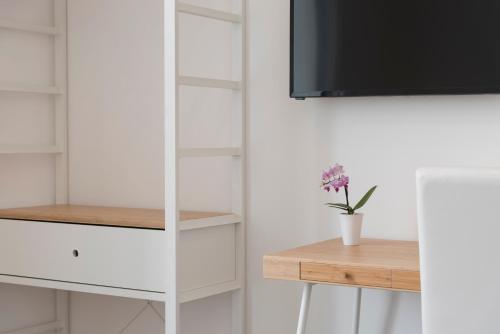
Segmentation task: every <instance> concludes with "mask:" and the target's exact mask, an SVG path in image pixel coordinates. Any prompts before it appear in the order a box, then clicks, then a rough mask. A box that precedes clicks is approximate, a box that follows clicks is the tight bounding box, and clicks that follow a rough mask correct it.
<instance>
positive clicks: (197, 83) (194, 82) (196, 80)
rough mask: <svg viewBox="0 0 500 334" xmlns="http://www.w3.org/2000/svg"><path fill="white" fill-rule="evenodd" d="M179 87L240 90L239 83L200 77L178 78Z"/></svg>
mask: <svg viewBox="0 0 500 334" xmlns="http://www.w3.org/2000/svg"><path fill="white" fill-rule="evenodd" d="M178 84H179V85H183V86H194V87H209V88H222V89H233V90H239V89H241V82H240V81H233V80H221V79H209V78H201V77H190V76H180V77H179V81H178Z"/></svg>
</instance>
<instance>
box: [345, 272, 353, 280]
mask: <svg viewBox="0 0 500 334" xmlns="http://www.w3.org/2000/svg"><path fill="white" fill-rule="evenodd" d="M344 278H345V279H351V278H352V276H351V274H349V273H344Z"/></svg>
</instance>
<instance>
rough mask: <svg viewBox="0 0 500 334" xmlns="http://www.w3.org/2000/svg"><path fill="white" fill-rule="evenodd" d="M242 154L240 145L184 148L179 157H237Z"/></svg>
mask: <svg viewBox="0 0 500 334" xmlns="http://www.w3.org/2000/svg"><path fill="white" fill-rule="evenodd" d="M240 155H241V149H240V148H238V147H220V148H184V149H180V150H179V157H224V156H233V157H237V156H240Z"/></svg>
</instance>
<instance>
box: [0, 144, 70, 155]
mask: <svg viewBox="0 0 500 334" xmlns="http://www.w3.org/2000/svg"><path fill="white" fill-rule="evenodd" d="M61 153H63V152H62V150H61V149H60V148H59V147H57V146H55V145H15V144H0V154H61Z"/></svg>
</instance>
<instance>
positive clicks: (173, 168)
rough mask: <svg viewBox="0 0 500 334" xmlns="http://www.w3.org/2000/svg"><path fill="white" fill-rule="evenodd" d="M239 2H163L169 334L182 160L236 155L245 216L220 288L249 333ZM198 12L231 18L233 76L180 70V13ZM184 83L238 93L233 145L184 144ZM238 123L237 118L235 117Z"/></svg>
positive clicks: (236, 197)
mask: <svg viewBox="0 0 500 334" xmlns="http://www.w3.org/2000/svg"><path fill="white" fill-rule="evenodd" d="M235 1H238V3H237V4H235V8H234V12H225V11H220V10H215V9H211V8H205V7H200V6H194V5H190V4H186V3H183V2H181V1H180V0H172V1H165V6H164V10H165V13H164V22H165V27H164V28H165V33H164V47H165V50H164V52H165V61H166V62H165V101H166V105H165V133H166V138H165V141H166V142H165V148H166V152H165V157H166V161H165V166H166V167H165V168H166V171H165V172H166V174H165V175H166V185H167V187H166V206H165V207H166V219H167V220H168V221H170V222H175V223H174V224H171V227H172V228H170V229H167V231H166V234H167V244H168V245H169V249H168V256H167V268H168V273H169V274H168V282H167V296H166V304H165V312H166V316H165V319H166V321H165V322H166V333H172V334H173V333H179V305H180V303H181V302H182V301H183V300H182V299H181V298H180V293H179V284H178V266H179V262H178V261H179V258H178V253H179V252H178V249H179V231H180V225H179V174H178V166H179V160H180V159H182V158H203V157H222V156H226V157H232V159H233V175H232V178H233V187H232V188H233V189H232V191H233V195H232V198H233V203H232V211H233V213H234V214H235V215H237V216H238V217H240V220H239V222H238V224H237V227H236V229H235V231H236V244H237V246H236V250H237V254H236V280H235V281H234V282H228V284H227V285H226V286H219V287H218V291H214V293H216V292H222V291H224V290H226V291H233V334H243V333H245V328H246V325H245V267H246V265H245V257H246V255H245V247H246V246H245V205H244V203H245V135H246V134H245V129H246V125H245V118H246V116H245V111H246V110H245V106H246V87H245V80H246V59H245V53H246V50H245V45H246V40H245V37H246V30H245V8H246V3H245V0H235ZM180 14H184V15H195V16H201V17H205V18H208V19H213V20H218V21H223V22H227V23H228V24H231V25H233V31H234V38H233V69H232V73H233V78H231V80H222V79H219V78H204V77H194V76H185V75H183V74H182V73H179V58H180V57H182V55H180V54H179V47H178V46H179V36H180V34H179V15H180ZM182 86H194V87H203V88H207V89H211V88H218V89H227V90H231V91H233V94H234V96H235V97H236V98H235V99H234V101H236V102H235V104H234V110H233V119H235V120H238V121H237V122H236V124H234V123H233V146H231V147H222V148H220V147H219V148H207V147H202V148H181V147H179V133H178V131H179V108H180V104H179V89H180V87H182ZM233 122H234V121H233Z"/></svg>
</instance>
